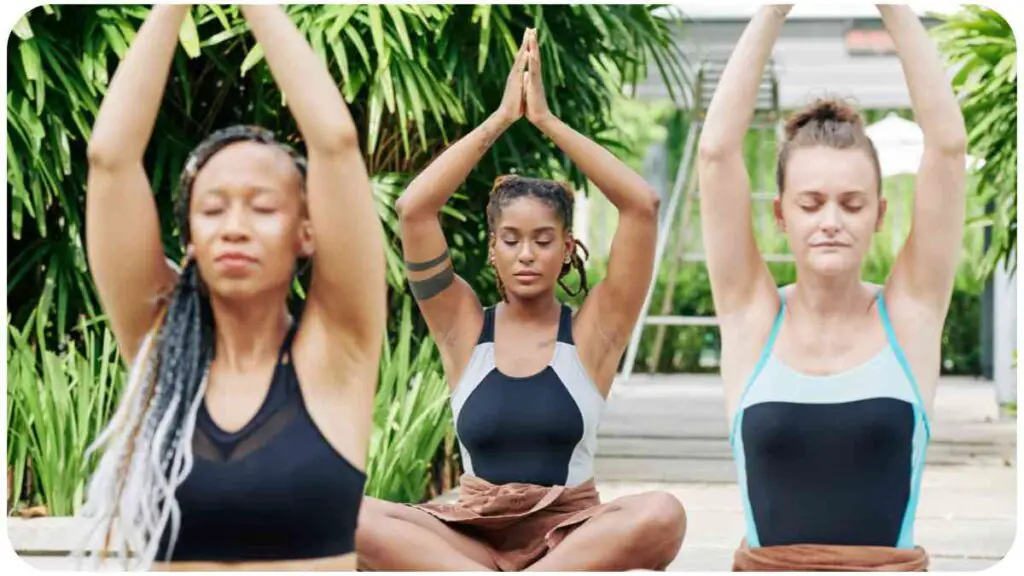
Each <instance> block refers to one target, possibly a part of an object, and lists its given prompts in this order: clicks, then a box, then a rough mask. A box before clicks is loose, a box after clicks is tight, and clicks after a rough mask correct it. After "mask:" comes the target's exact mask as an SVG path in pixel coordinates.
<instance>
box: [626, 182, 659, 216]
mask: <svg viewBox="0 0 1024 576" xmlns="http://www.w3.org/2000/svg"><path fill="white" fill-rule="evenodd" d="M660 210H661V198H660V197H658V193H657V192H655V191H654V188H651V187H650V186H645V187H644V189H643V190H641V191H640V193H639V194H638V198H637V199H636V200H635V201H633V202H631V203H630V205H629V208H628V211H629V212H630V214H631V215H632V216H635V217H639V218H643V219H644V220H657V219H658V213H659V211H660Z"/></svg>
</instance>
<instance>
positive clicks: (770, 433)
mask: <svg viewBox="0 0 1024 576" xmlns="http://www.w3.org/2000/svg"><path fill="white" fill-rule="evenodd" d="M779 294H780V297H781V304H780V306H779V312H778V314H777V316H776V319H775V323H774V325H773V327H772V331H771V333H770V336H769V338H768V342H767V343H766V345H765V347H764V350H763V351H762V353H761V357H760V359H759V361H758V363H757V366H756V367H755V369H754V371H753V373H752V374H751V376H750V378H749V380H748V381H747V384H746V387H745V389H744V390H743V393H742V395H741V397H740V402H739V405H738V407H737V410H736V414H735V416H734V417H733V422H732V428H731V432H730V443H731V444H732V450H733V456H734V459H735V462H736V467H737V474H738V481H739V487H740V492H741V495H742V499H743V508H744V513H745V517H746V539H747V544H748V545H749V546H751V547H759V546H778V545H787V544H833V545H852V546H887V547H896V548H913V547H914V529H913V527H914V516H915V514H916V511H917V501H918V494H919V493H920V489H921V474H922V472H923V468H924V461H925V452H926V450H927V447H928V443H929V440H930V436H931V433H930V427H929V423H928V416H927V414H926V412H925V409H924V403H923V401H922V399H921V393H920V391H919V390H918V387H917V383H916V381H915V379H914V375H913V373H912V372H911V370H910V366H909V364H908V362H907V359H906V356H905V355H904V353H903V349H902V348H901V347H900V344H899V342H898V341H897V340H896V335H895V333H894V331H893V328H892V323H891V322H890V320H889V314H888V311H887V310H886V306H885V300H884V298H883V296H882V293H881V291H879V294H878V296H877V304H878V311H879V316H880V317H881V321H882V325H883V327H884V329H885V333H886V337H887V340H888V344H887V346H886V347H885V348H883V349H882V350H881V352H879V353H878V354H877V355H875V357H874V358H872V359H871V360H869V361H867V362H866V363H864V364H861V365H860V366H857V367H855V368H853V369H850V370H847V371H844V372H841V373H838V374H834V375H828V376H809V375H805V374H801V373H799V372H797V371H795V370H793V369H791V368H789V367H788V366H786V365H785V364H784V363H783V362H782V361H780V360H779V359H778V358H777V357H776V356H775V355H774V354H773V353H772V349H773V347H774V344H775V339H776V337H777V335H778V333H779V328H780V327H781V325H782V320H783V318H784V316H785V310H786V300H785V296H784V294H783V293H782V291H781V290H780V291H779Z"/></svg>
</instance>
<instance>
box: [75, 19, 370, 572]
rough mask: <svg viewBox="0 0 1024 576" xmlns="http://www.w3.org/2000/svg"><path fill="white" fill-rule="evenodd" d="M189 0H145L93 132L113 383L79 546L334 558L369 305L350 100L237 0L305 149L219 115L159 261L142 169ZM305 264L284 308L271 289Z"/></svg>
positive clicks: (212, 560)
mask: <svg viewBox="0 0 1024 576" xmlns="http://www.w3.org/2000/svg"><path fill="white" fill-rule="evenodd" d="M188 9H189V7H188V6H186V5H177V6H169V5H168V6H154V7H153V9H152V10H151V12H150V14H149V16H148V17H147V19H146V21H145V23H144V24H143V26H142V28H141V29H140V31H139V33H138V36H137V38H136V39H135V41H134V42H133V45H132V46H131V49H130V50H129V52H128V54H127V56H126V57H125V59H124V61H123V62H122V63H121V65H120V66H119V68H118V71H117V73H116V74H115V76H114V78H113V81H112V82H111V85H110V88H109V91H108V92H107V95H106V97H105V98H104V101H103V105H102V107H101V109H100V111H99V115H98V118H97V121H96V125H95V127H94V130H93V134H92V138H91V139H90V141H89V150H88V155H89V178H88V194H87V203H88V204H87V233H88V235H87V241H88V249H89V262H90V265H91V268H92V273H93V276H94V278H95V281H96V285H97V288H98V290H99V294H100V298H101V300H102V302H103V306H104V309H105V310H106V312H107V313H108V315H109V317H110V321H111V324H112V327H113V331H114V333H115V335H116V338H117V341H118V345H119V348H120V350H121V353H122V354H123V356H124V357H125V358H126V360H127V361H128V362H129V364H130V366H131V372H130V378H129V386H128V387H127V390H126V391H125V394H124V399H123V401H122V404H121V405H120V407H119V409H118V411H117V413H116V414H115V416H114V418H113V420H112V422H111V423H110V426H109V428H108V429H107V430H106V431H105V432H104V434H103V435H102V436H101V438H99V439H98V441H97V443H96V445H97V446H98V447H101V448H103V450H104V453H103V456H102V458H101V461H100V464H99V467H98V470H97V471H96V473H95V475H94V477H93V478H92V480H91V482H90V485H89V490H88V495H87V501H86V505H85V507H84V509H83V512H82V518H81V520H82V521H83V523H84V524H85V529H86V535H85V537H84V538H83V540H84V542H83V543H82V549H80V550H78V551H76V555H79V556H81V555H84V554H88V553H91V552H95V551H96V550H97V549H99V551H100V556H101V557H102V556H105V555H106V553H109V552H115V553H119V554H121V555H122V556H123V557H124V558H125V561H126V562H127V561H129V560H130V561H131V563H132V564H134V565H136V566H138V567H141V568H148V567H150V566H152V565H153V563H154V562H164V561H168V562H170V564H169V567H171V568H173V569H181V570H198V569H239V570H281V569H297V570H312V569H335V570H337V569H352V568H354V566H355V558H354V534H355V526H356V520H357V518H358V512H359V507H360V504H361V498H362V493H363V487H364V484H365V474H364V472H363V467H364V462H365V459H366V451H367V446H368V438H369V431H370V418H371V408H372V399H373V393H374V389H375V385H376V380H377V371H378V359H379V354H380V346H381V343H382V338H383V335H384V323H385V316H386V307H385V306H386V303H385V300H384V298H385V292H386V284H385V275H384V253H383V230H382V227H381V225H380V221H379V219H378V217H377V214H376V210H375V206H374V201H373V198H372V195H371V190H370V184H369V180H368V177H367V173H366V168H365V166H364V164H363V160H362V154H361V152H360V150H359V146H358V135H357V132H356V127H355V126H354V124H353V121H352V118H351V117H350V115H349V112H348V110H347V108H346V106H345V103H344V101H343V100H342V98H341V96H340V94H339V93H338V89H337V87H336V86H335V84H334V81H333V79H332V78H331V76H330V74H329V73H328V72H327V70H326V69H325V68H324V66H323V64H322V63H321V62H320V60H319V58H317V57H316V55H315V54H314V52H313V51H312V50H311V49H310V47H309V46H308V45H307V44H306V42H305V40H304V39H303V37H302V35H301V34H300V33H299V31H298V30H297V29H296V28H295V26H294V25H293V24H292V22H291V21H290V20H289V18H288V16H287V15H286V14H285V13H284V11H283V10H281V8H280V7H276V6H269V5H268V6H245V7H243V8H242V13H243V15H244V16H245V18H246V20H247V21H248V24H249V26H250V28H251V30H252V32H253V34H254V36H255V38H256V40H257V41H258V42H259V43H260V45H261V46H262V48H263V50H264V53H265V55H266V59H267V63H268V65H269V67H270V71H271V73H272V75H273V77H274V79H275V80H276V81H277V83H278V84H279V86H280V88H281V90H282V92H283V93H284V94H285V95H286V96H287V99H288V104H289V107H290V110H291V111H292V113H293V114H294V116H295V120H296V123H297V124H298V127H299V130H300V132H301V135H302V139H303V141H304V144H305V148H306V151H307V153H308V157H309V161H308V165H307V162H306V160H305V159H304V158H302V157H301V156H299V155H298V154H297V153H295V152H294V151H293V150H291V148H289V147H288V146H286V145H284V144H282V143H279V142H277V141H276V140H275V139H274V136H273V135H272V134H271V133H269V132H268V131H266V130H263V129H260V128H256V127H250V126H235V127H231V128H226V129H223V130H221V131H218V132H216V133H214V134H212V135H211V136H210V137H209V138H207V139H206V140H205V141H204V142H202V143H201V144H200V145H199V146H198V147H197V148H196V149H195V150H194V151H193V152H192V153H191V155H190V156H189V157H188V159H187V161H186V163H185V167H184V170H183V172H182V175H181V179H180V190H179V193H180V197H179V209H178V212H177V216H178V224H179V227H180V230H181V242H182V245H183V247H184V248H185V251H186V257H185V260H184V262H183V265H182V267H181V269H180V270H177V269H175V268H174V267H173V266H169V265H168V264H167V262H166V260H165V258H164V252H163V248H162V245H161V241H160V237H161V234H160V229H159V219H158V217H157V212H156V205H155V203H154V202H153V199H152V198H151V197H150V184H149V181H148V179H147V176H146V173H145V171H144V168H143V154H144V151H145V148H146V144H147V140H148V139H149V138H150V135H151V133H152V131H153V127H154V122H155V119H156V116H157V111H158V107H159V105H160V102H161V99H162V96H163V93H164V90H165V86H166V84H167V77H168V72H169V68H170V64H171V60H172V57H173V54H174V51H175V48H176V44H177V39H178V31H179V29H180V28H181V24H182V21H183V19H184V17H185V15H186V13H187V10H188ZM305 260H308V261H309V264H310V265H311V266H312V278H311V286H310V289H309V293H308V296H307V298H306V301H305V303H304V306H303V309H302V314H301V322H300V321H299V319H297V318H293V315H292V314H291V313H290V312H289V306H288V303H287V299H288V295H289V293H290V290H291V286H292V283H293V280H294V278H295V274H296V271H297V269H298V263H299V262H300V261H305Z"/></svg>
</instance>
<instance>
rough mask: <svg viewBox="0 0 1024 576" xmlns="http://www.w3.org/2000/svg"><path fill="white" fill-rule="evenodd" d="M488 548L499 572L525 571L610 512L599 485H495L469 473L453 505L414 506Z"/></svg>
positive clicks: (461, 482)
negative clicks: (599, 490)
mask: <svg viewBox="0 0 1024 576" xmlns="http://www.w3.org/2000/svg"><path fill="white" fill-rule="evenodd" d="M414 507H415V508H417V509H419V510H423V511H424V512H426V513H428V514H430V515H431V516H433V517H435V518H437V519H438V520H440V521H442V522H444V523H445V524H447V525H448V526H449V527H450V528H452V529H455V530H458V531H459V532H461V533H463V534H466V535H467V536H470V537H472V538H474V539H476V540H478V541H479V542H481V543H482V544H484V545H485V546H486V547H487V549H488V552H490V554H491V558H492V559H493V560H494V563H495V565H497V566H498V569H499V570H501V571H503V572H512V571H520V570H522V569H524V568H526V567H528V566H530V565H531V564H533V563H534V562H536V561H537V560H539V559H541V558H542V557H543V556H544V555H545V554H547V553H548V551H550V550H551V549H553V548H554V547H555V546H557V545H558V544H559V543H561V542H562V540H564V539H565V537H566V536H567V535H569V533H571V532H572V531H573V530H574V529H576V528H578V527H579V526H580V525H581V524H583V523H584V522H586V521H587V520H590V519H591V518H593V517H595V516H597V515H598V514H601V513H602V512H604V511H606V510H607V508H606V505H605V504H601V500H600V497H599V496H598V494H597V488H596V487H595V485H594V480H593V479H590V480H587V481H586V482H584V483H583V484H580V485H579V486H574V487H567V486H551V487H548V486H538V485H535V484H518V483H512V484H502V485H495V484H491V483H490V482H487V481H486V480H483V479H482V478H477V477H476V476H471V475H468V474H464V475H463V476H462V477H461V478H460V479H459V499H458V501H457V502H455V503H453V504H441V503H436V502H427V503H424V504H418V505H415V506H414Z"/></svg>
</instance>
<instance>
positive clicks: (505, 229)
mask: <svg viewBox="0 0 1024 576" xmlns="http://www.w3.org/2000/svg"><path fill="white" fill-rule="evenodd" d="M501 231H502V232H515V233H517V234H518V233H519V232H520V230H519V228H516V227H515V226H502V227H501ZM554 231H555V227H554V226H541V227H540V228H534V229H533V233H534V234H540V233H542V232H554Z"/></svg>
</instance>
